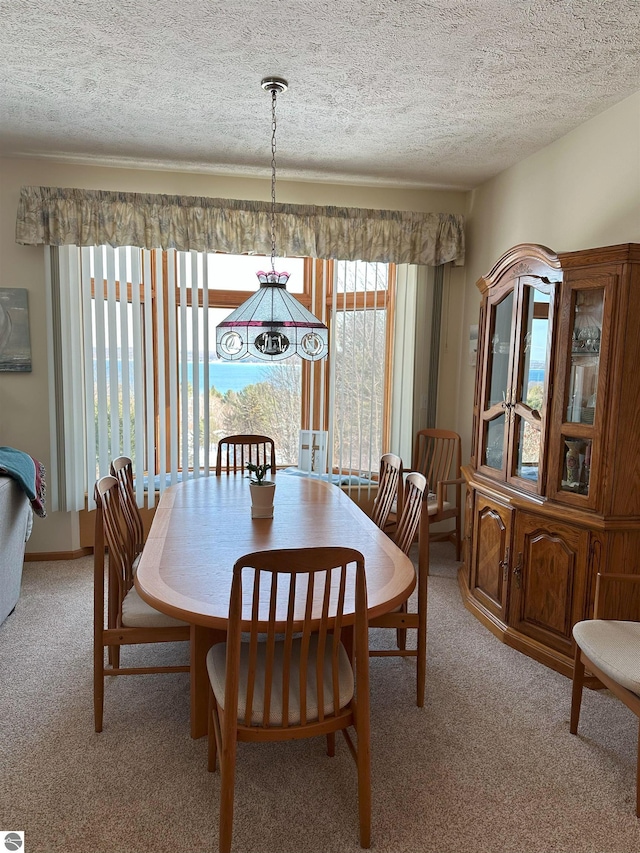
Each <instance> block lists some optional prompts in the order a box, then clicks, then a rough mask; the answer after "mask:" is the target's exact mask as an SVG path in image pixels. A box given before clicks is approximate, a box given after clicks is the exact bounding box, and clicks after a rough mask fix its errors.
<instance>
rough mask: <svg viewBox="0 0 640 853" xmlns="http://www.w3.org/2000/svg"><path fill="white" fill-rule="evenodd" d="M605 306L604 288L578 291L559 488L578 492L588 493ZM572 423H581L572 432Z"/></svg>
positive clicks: (574, 311) (575, 298)
mask: <svg viewBox="0 0 640 853" xmlns="http://www.w3.org/2000/svg"><path fill="white" fill-rule="evenodd" d="M603 310H604V288H589V289H588V290H587V289H585V290H576V291H575V296H574V300H573V310H572V331H571V350H570V355H569V386H568V392H567V397H566V401H565V402H566V411H565V413H564V414H565V424H566V425H567V426H565V430H566V433H565V434H564V435H563V441H564V448H563V455H564V459H563V466H562V479H561V483H560V489H561V491H564V492H573V493H577V494H579V495H588V494H589V481H590V476H591V449H592V444H593V424H594V420H595V415H596V406H597V396H598V374H599V370H600V343H601V340H602V317H603ZM570 424H580V425H581V427H580V429H579V430H576V431H575V434H570V432H571V431H570V429H569V426H568V425H570ZM574 429H575V427H574Z"/></svg>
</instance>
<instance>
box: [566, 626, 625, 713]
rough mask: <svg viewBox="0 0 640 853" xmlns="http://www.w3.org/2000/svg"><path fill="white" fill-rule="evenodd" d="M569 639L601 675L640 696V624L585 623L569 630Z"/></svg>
mask: <svg viewBox="0 0 640 853" xmlns="http://www.w3.org/2000/svg"><path fill="white" fill-rule="evenodd" d="M573 636H574V638H575V641H576V643H577V644H578V645H579V646H580V648H581V649H582V651H583V652H584V653H585V655H586V656H587V657H588V658H589V660H591V661H593V663H594V664H595V665H596V666H597V667H598V668H599V669H601V670H602V671H603V672H604V673H605V675H608V676H609V677H610V678H612V679H613V680H614V681H616V682H617V683H618V684H621V685H622V686H623V687H626V688H627V690H630V691H631V692H632V693H635V694H637V695H638V696H640V622H619V621H616V620H614V619H588V620H585V621H584V622H577V623H576V624H575V625H574V626H573Z"/></svg>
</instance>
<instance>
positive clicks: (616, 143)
mask: <svg viewBox="0 0 640 853" xmlns="http://www.w3.org/2000/svg"><path fill="white" fill-rule="evenodd" d="M632 242H640V92H637V93H636V94H635V95H633V96H631V97H630V98H627V99H626V100H624V101H622V102H621V103H619V104H617V105H616V106H614V107H612V108H611V109H609V110H607V111H606V112H604V113H602V114H600V115H599V116H596V117H595V118H593V119H591V120H590V121H588V122H586V123H585V124H583V125H581V126H580V127H579V128H577V129H576V130H574V131H572V132H571V133H568V134H567V135H566V136H564V137H563V138H561V139H559V140H557V141H556V142H554V143H552V144H551V145H548V146H547V147H546V148H544V149H542V150H541V151H539V152H538V153H536V154H534V155H533V156H531V157H528V158H527V159H526V160H523V161H521V162H520V163H518V164H517V165H515V166H513V167H511V168H510V169H507V170H506V171H504V172H502V173H501V174H500V175H498V176H497V177H496V178H494V179H493V180H491V181H488V182H487V183H485V184H484V185H482V186H481V187H479V188H478V189H477V190H475V191H474V192H473V193H472V194H471V196H470V205H469V210H468V211H467V263H466V271H465V272H466V282H465V286H464V300H463V304H460V303H458V304H457V305H456V306H455V310H456V311H457V312H458V317H459V318H460V323H461V326H462V330H461V341H460V343H461V346H460V356H461V357H460V363H459V366H458V371H459V374H458V381H457V382H451V383H450V386H449V387H450V390H449V400H448V402H447V403H446V406H447V411H449V412H454V411H455V413H456V417H457V432H459V433H460V434H461V435H462V436H463V461H467V460H468V459H469V454H470V447H471V420H472V414H473V390H474V377H475V373H474V369H473V368H472V367H471V366H469V359H468V348H469V326H470V325H471V324H476V323H477V322H478V311H479V305H480V294H479V291H478V289H477V288H476V286H475V282H476V281H477V280H478V278H480V276H481V275H484V274H485V273H487V272H489V270H490V269H491V268H492V266H493V265H494V263H495V262H496V261H497V260H498V258H499V257H500V256H501V255H502V254H503V253H504V252H505V251H507V249H509V248H511V247H512V246H514V245H516V244H517V243H541V244H542V245H545V246H548V247H549V248H550V249H552V250H553V251H555V252H568V251H574V250H578V249H587V248H590V247H596V246H608V245H615V244H618V243H632ZM452 310H453V309H452ZM450 322H451V323H453V322H455V315H452V317H451V318H450ZM441 388H442V393H443V394H444V393H445V388H446V386H445V385H444V384H443V383H442V382H441ZM451 397H453V398H455V399H456V400H457V409H456V407H455V405H454V404H453V403H452V401H451ZM442 408H443V406H442V404H440V405H439V409H440V410H442ZM441 425H442V426H444V424H441Z"/></svg>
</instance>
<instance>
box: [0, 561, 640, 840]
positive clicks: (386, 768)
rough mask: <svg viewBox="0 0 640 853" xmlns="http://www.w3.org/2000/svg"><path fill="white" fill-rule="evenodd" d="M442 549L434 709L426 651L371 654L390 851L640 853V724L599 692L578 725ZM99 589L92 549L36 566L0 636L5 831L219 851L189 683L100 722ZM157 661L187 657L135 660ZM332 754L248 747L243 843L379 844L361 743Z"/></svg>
mask: <svg viewBox="0 0 640 853" xmlns="http://www.w3.org/2000/svg"><path fill="white" fill-rule="evenodd" d="M432 550H433V553H432V562H431V565H432V574H431V577H430V581H429V660H428V675H427V678H428V681H427V701H426V706H425V707H424V708H423V709H418V708H416V706H415V699H414V691H415V675H414V664H413V662H411V661H408V660H407V661H402V660H400V659H394V658H388V659H385V658H378V659H373V660H372V662H371V699H372V701H371V706H372V754H373V804H374V811H373V826H372V849H374V850H377V851H381V853H382V851H384V853H404V851H407V853H421V851H432V853H503V851H504V853H538V851H540V853H552V851H553V852H554V853H555V851H558V853H638V851H639V850H640V821H638V820H637V818H636V817H635V814H634V798H635V757H636V749H637V720H636V718H635V716H633V714H631V712H629V711H628V710H627V709H626V708H624V706H623V705H622V704H621V703H619V702H617V701H616V700H615V699H613V698H612V697H611V696H609V695H608V694H606V693H604V692H597V693H596V692H593V691H588V692H587V695H586V697H585V701H584V704H583V713H582V722H581V731H580V736H579V737H578V738H575V737H573V736H572V735H570V734H569V726H568V718H569V702H570V682H569V681H568V680H567V679H566V678H564V677H563V676H561V675H558V674H556V673H554V672H551V671H550V670H548V669H546V668H545V667H543V666H541V665H540V664H537V663H535V662H534V661H532V660H529V659H528V658H526V657H524V656H523V655H521V654H519V653H518V652H516V651H514V650H512V649H509V648H507V647H506V646H504V645H502V644H501V643H500V642H499V641H498V640H496V639H495V638H494V637H493V636H492V635H490V634H489V633H488V632H487V631H486V630H485V629H484V628H483V627H482V626H481V625H480V624H479V623H478V622H477V621H476V620H475V619H474V618H473V617H472V616H471V615H470V614H469V613H467V611H466V610H465V609H464V608H463V606H462V604H461V603H460V597H459V593H458V588H457V582H456V580H455V570H456V564H455V563H454V562H453V560H452V559H451V556H452V549H451V548H450V546H448V545H436V546H434V548H433V549H432ZM91 597H92V579H91V560H90V559H82V560H76V561H73V562H58V563H27V564H26V565H25V571H24V581H23V589H22V595H21V598H20V601H19V603H18V607H17V609H16V611H15V613H14V614H13V615H12V616H10V617H9V618H8V619H7V621H6V622H5V623H4V624H3V625H2V626H1V627H0V726H1V729H0V830H25V831H26V845H25V853H36V852H37V851H44V853H138V851H139V852H140V853H143V851H144V853H164V851H167V853H176V851H189V853H191V852H192V851H196V853H200V851H216V850H217V829H218V825H217V813H218V779H217V775H214V774H209V773H207V770H206V743H205V740H204V739H203V740H199V741H193V740H191V738H190V737H189V728H188V724H189V707H188V703H189V692H188V680H187V679H188V676H187V675H186V674H178V675H154V676H140V677H131V678H118V679H111V680H109V681H108V682H107V687H106V701H105V723H104V731H103V732H102V734H99V735H97V734H95V732H94V731H93V717H92V672H91V666H92V664H91ZM382 633H384V636H380V635H381V634H382ZM390 634H391V632H377V635H378V636H377V637H376V642H380V643H386V642H387V637H388V636H389V635H390ZM389 641H390V637H389ZM150 653H152V654H155V655H158V654H161V655H163V656H164V657H166V658H167V659H168V658H173V659H175V658H176V656H180V657H182V658H184V659H185V661H186V657H187V654H186V649H185V648H184V647H182V648H176V647H173V648H167V649H165V651H164V652H161V651H160V649H159V648H156V649H154V650H152V651H151V650H149V649H144V650H139V649H138V650H135V654H134V650H127V652H126V654H127V655H128V659H132V658H133V657H136V658H138V659H140V658H141V656H142V655H149V654H150ZM324 746H325V744H324V740H323V739H316V740H313V741H306V742H301V743H290V744H274V745H266V746H256V745H248V744H247V745H240V748H239V751H238V772H237V780H236V812H235V827H234V844H233V849H234V851H238V853H241V851H242V852H243V853H312V851H313V853H329V851H335V853H342V851H357V850H359V849H360V848H359V846H358V833H357V811H356V787H355V772H354V766H353V763H352V760H351V758H350V756H349V754H348V751H347V748H346V745H345V744H344V742H343V741H342V739H338V740H337V746H338V749H337V755H336V757H335V758H334V759H329V758H328V757H327V756H326V755H325V752H324Z"/></svg>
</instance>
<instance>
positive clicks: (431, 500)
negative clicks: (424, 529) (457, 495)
mask: <svg viewBox="0 0 640 853" xmlns="http://www.w3.org/2000/svg"><path fill="white" fill-rule="evenodd" d="M452 508H453V504H452V503H451V501H443V502H442V511H443V512H445V511H446V510H449V509H452ZM427 512H428V513H429V515H435V514H436V513H437V512H438V499H437V498H436V496H435V495H429V497H428V499H427Z"/></svg>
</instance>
